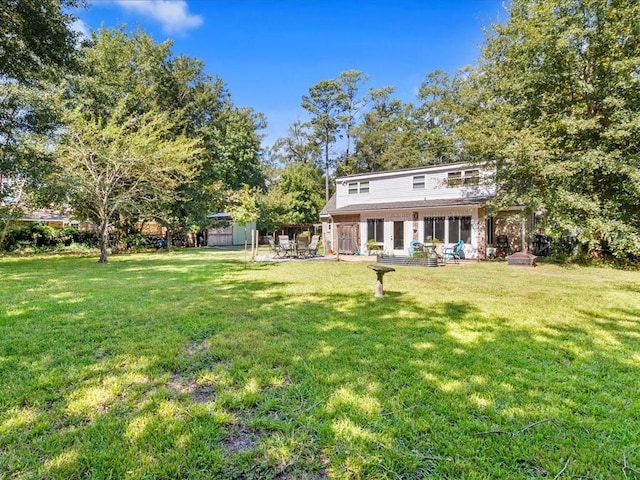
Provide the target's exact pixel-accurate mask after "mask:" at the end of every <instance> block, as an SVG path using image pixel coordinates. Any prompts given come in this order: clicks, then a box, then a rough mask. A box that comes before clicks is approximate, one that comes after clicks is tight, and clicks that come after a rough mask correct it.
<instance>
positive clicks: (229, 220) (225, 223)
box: [206, 212, 256, 247]
mask: <svg viewBox="0 0 640 480" xmlns="http://www.w3.org/2000/svg"><path fill="white" fill-rule="evenodd" d="M207 218H209V219H211V220H213V221H214V223H215V224H216V226H215V227H211V228H208V229H207V242H206V244H207V246H209V247H216V246H231V245H244V244H245V243H246V242H249V243H251V231H252V230H255V228H256V222H250V223H247V224H246V225H239V224H236V223H235V222H234V221H233V217H232V216H231V214H230V213H226V212H219V213H212V214H210V215H207Z"/></svg>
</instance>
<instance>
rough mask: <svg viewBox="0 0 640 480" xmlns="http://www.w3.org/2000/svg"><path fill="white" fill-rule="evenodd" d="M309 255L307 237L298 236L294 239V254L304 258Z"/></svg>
mask: <svg viewBox="0 0 640 480" xmlns="http://www.w3.org/2000/svg"><path fill="white" fill-rule="evenodd" d="M308 253H309V237H307V236H306V235H304V236H301V235H298V236H297V237H296V254H297V255H298V257H300V256H304V257H306V256H307V255H308Z"/></svg>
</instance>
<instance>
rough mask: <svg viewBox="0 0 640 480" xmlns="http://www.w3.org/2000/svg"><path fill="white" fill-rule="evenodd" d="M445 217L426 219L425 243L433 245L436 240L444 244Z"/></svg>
mask: <svg viewBox="0 0 640 480" xmlns="http://www.w3.org/2000/svg"><path fill="white" fill-rule="evenodd" d="M444 224H445V218H444V217H424V241H425V243H433V242H434V241H435V240H440V241H441V242H444Z"/></svg>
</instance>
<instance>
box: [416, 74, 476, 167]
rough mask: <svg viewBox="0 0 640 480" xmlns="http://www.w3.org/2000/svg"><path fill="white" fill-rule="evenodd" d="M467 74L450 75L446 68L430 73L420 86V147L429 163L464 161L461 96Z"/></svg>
mask: <svg viewBox="0 0 640 480" xmlns="http://www.w3.org/2000/svg"><path fill="white" fill-rule="evenodd" d="M463 83H464V77H463V76H455V77H454V78H450V77H449V75H448V74H447V73H446V72H444V71H442V70H435V71H433V72H431V73H429V74H427V76H426V78H425V81H424V82H423V83H422V85H421V86H420V90H419V92H418V100H419V101H421V102H422V103H421V105H420V106H419V107H418V108H417V112H416V113H417V121H418V122H419V123H420V127H421V128H420V134H421V135H420V150H421V151H422V152H423V155H424V158H425V163H427V164H431V163H452V162H456V161H459V160H461V156H462V153H461V139H460V137H459V135H458V132H459V128H458V127H459V124H460V123H461V122H462V121H463V120H464V113H463V111H462V110H463V105H462V103H463V102H462V99H461V98H460V95H461V93H460V92H461V90H462V84H463Z"/></svg>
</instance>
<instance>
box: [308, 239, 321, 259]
mask: <svg viewBox="0 0 640 480" xmlns="http://www.w3.org/2000/svg"><path fill="white" fill-rule="evenodd" d="M319 242H320V235H313V236H312V237H311V242H310V243H309V247H308V248H307V253H308V254H309V255H310V256H312V257H315V256H316V255H318V243H319Z"/></svg>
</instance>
